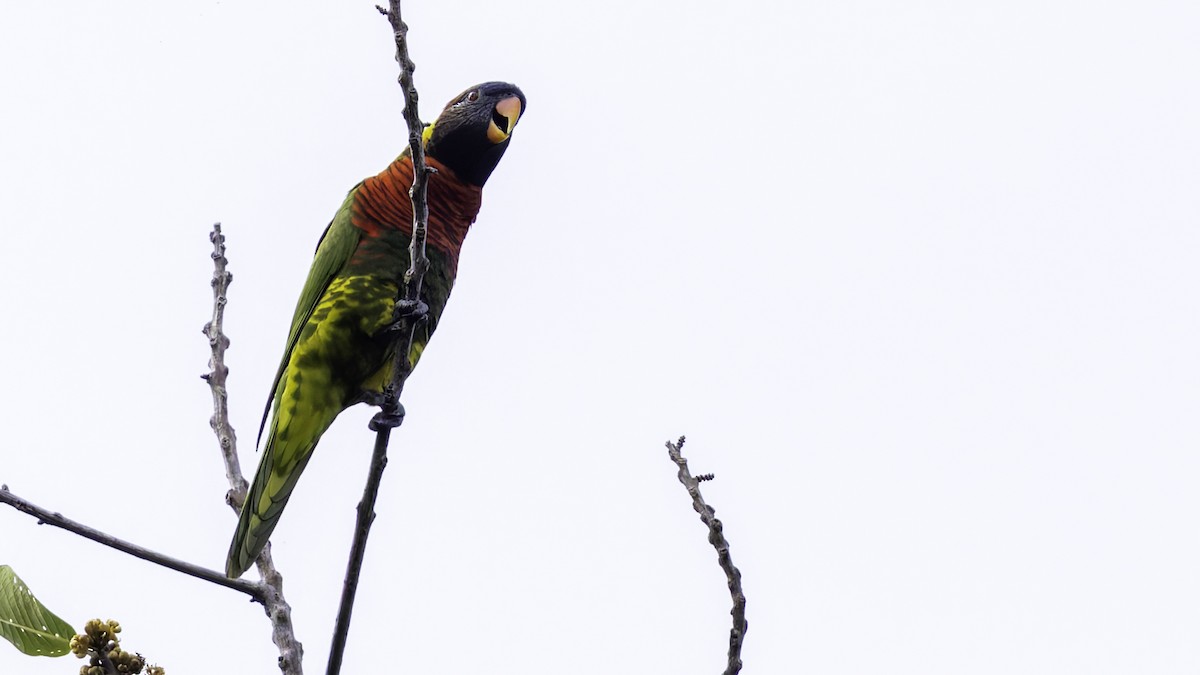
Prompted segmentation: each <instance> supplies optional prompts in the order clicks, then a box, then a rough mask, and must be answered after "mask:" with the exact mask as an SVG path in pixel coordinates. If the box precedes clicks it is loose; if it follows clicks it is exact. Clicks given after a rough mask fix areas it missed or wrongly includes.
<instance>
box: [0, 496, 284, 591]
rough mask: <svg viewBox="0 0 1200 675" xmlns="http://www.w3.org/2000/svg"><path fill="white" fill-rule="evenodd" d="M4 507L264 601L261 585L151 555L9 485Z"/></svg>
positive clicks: (151, 553)
mask: <svg viewBox="0 0 1200 675" xmlns="http://www.w3.org/2000/svg"><path fill="white" fill-rule="evenodd" d="M0 503H4V504H8V505H9V506H11V507H13V508H15V509H16V510H18V511H20V512H22V513H27V514H29V515H31V516H33V517H34V518H37V519H38V525H53V526H54V527H59V528H62V529H64V530H66V531H68V532H74V533H75V534H77V535H79V536H81V537H83V538H85V539H91V540H92V541H94V542H96V543H98V544H104V545H105V546H107V547H109V548H115V549H116V550H118V551H121V552H123V553H128V554H129V555H131V556H133V557H135V558H141V559H142V560H146V561H148V562H152V563H154V564H156V565H162V566H163V567H167V568H170V569H173V570H175V571H176V572H183V573H184V574H186V575H188V576H191V577H196V578H197V579H203V580H205V581H209V582H212V583H214V584H217V585H218V586H224V587H225V588H232V589H233V590H235V591H240V592H242V593H245V594H246V595H249V596H250V597H251V598H254V599H255V600H258V599H260V596H261V591H260V589H259V587H258V584H255V583H253V582H249V581H242V580H241V579H230V578H229V577H226V576H225V575H224V574H222V573H221V572H217V571H215V570H210V569H208V568H205V567H201V566H199V565H193V564H192V563H190V562H187V561H186V560H180V559H178V558H172V557H171V556H169V555H163V554H162V553H159V552H158V551H151V550H150V549H148V548H145V547H143V546H138V545H137V544H133V543H130V542H128V541H125V540H124V539H118V538H116V537H114V536H112V535H111V534H107V533H105V532H101V531H100V530H97V529H94V528H91V527H88V526H87V525H84V524H82V523H78V522H76V521H74V520H71V519H70V518H66V517H64V516H63V515H62V514H61V513H54V512H51V511H47V510H46V509H43V508H42V507H40V506H38V505H36V504H34V503H32V502H29V501H27V500H25V499H22V498H21V497H18V496H17V495H15V494H13V493H12V492H9V490H8V486H6V485H5V486H0Z"/></svg>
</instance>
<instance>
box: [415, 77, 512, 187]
mask: <svg viewBox="0 0 1200 675" xmlns="http://www.w3.org/2000/svg"><path fill="white" fill-rule="evenodd" d="M524 112H525V94H523V93H521V90H520V89H518V88H517V86H516V85H514V84H508V83H507V82H484V83H483V84H477V85H475V86H474V87H471V88H470V89H467V90H466V91H464V92H463V93H461V94H459V95H458V96H455V97H454V98H453V99H452V100H451V101H450V102H449V103H447V104H446V107H445V108H443V109H442V114H440V115H438V118H437V120H436V121H435V122H434V123H433V124H432V125H431V126H429V127H428V128H426V129H425V153H426V154H427V155H429V156H430V157H433V158H434V159H436V160H437V161H439V162H441V163H442V164H444V165H446V167H448V168H449V169H451V170H452V171H454V174H455V175H456V176H458V178H459V180H462V181H463V182H465V183H470V184H471V185H476V186H479V187H483V184H484V183H486V182H487V179H488V177H489V176H491V175H492V171H494V170H495V169H496V165H497V164H499V163H500V158H501V157H503V156H504V151H505V150H507V149H508V142H509V140H510V139H511V138H512V132H513V129H514V128H516V126H517V121H518V120H519V119H521V115H522V114H523V113H524Z"/></svg>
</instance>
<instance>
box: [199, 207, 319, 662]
mask: <svg viewBox="0 0 1200 675" xmlns="http://www.w3.org/2000/svg"><path fill="white" fill-rule="evenodd" d="M209 240H211V241H212V244H213V252H212V259H213V278H212V289H213V316H212V321H209V322H208V323H207V324H205V325H204V334H205V335H206V336H208V344H209V346H210V347H211V348H212V358H211V359H210V360H209V362H208V365H209V367H210V368H212V371H211V372H209V373H206V374H204V375H201V377H202V378H203V379H204V381H206V382H208V386H209V388H210V389H212V396H213V416H212V420H210V424H211V425H212V428H213V433H215V434H216V436H217V443H218V444H219V445H220V446H221V457H222V459H223V460H224V461H225V477H226V478H228V479H229V487H230V489H229V492H227V493H226V494H225V503H227V504H229V506H230V507H231V508H232V509H233V513H234V515H235V516H236V515H237V514H238V513H239V512H240V511H241V508H242V502H244V501H246V491H247V489H249V483H247V482H246V478H245V477H244V476H243V475H242V466H241V464H240V463H239V462H238V455H237V434H235V433H234V431H233V427H232V426H231V425H230V423H229V395H228V391H227V390H226V388H225V378H226V377H227V376H228V375H229V368H228V367H227V366H226V365H225V350H226V349H227V348H228V347H229V338H228V337H226V336H225V332H224V322H225V304H226V303H227V302H228V300H227V298H228V293H229V284H230V283H232V282H233V275H232V274H231V273H230V272H229V270H228V269H226V266H227V264H228V262H229V261H228V260H226V258H225V235H223V234H221V224H220V223H214V224H213V231H212V234H210V235H209ZM254 562H255V564H256V565H257V567H258V575H259V577H261V579H262V581H260V582H259V583H257V584H253V585H254V588H255V591H256V592H255V595H254V599H255V600H258V601H259V602H261V603H262V605H263V610H264V611H265V612H266V614H267V617H269V618H270V620H271V641H272V642H274V643H275V646H276V647H278V648H279V670H281V671H282V672H283V674H284V675H303V672H304V670H303V667H302V663H301V662H302V660H303V658H304V646H303V645H301V644H300V641H299V640H297V639H296V632H295V629H294V628H293V627H292V608H291V606H290V605H288V603H287V600H285V599H284V597H283V576H282V575H281V574H279V571H278V570H277V569H275V562H274V560H272V558H271V545H270V543H268V544H267V546H266V547H265V548H264V549H263V551H262V553H260V554H259V556H258V559H257V560H255V561H254ZM221 576H224V575H221ZM242 583H247V582H242Z"/></svg>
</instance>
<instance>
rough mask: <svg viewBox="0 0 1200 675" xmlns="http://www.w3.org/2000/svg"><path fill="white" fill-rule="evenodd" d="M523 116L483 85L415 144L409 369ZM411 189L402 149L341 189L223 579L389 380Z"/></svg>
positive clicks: (508, 95)
mask: <svg viewBox="0 0 1200 675" xmlns="http://www.w3.org/2000/svg"><path fill="white" fill-rule="evenodd" d="M525 106H526V102H525V94H524V93H522V91H521V90H520V89H519V88H517V87H516V86H515V85H512V84H508V83H506V82H485V83H483V84H479V85H476V86H474V87H471V88H469V89H467V90H466V91H464V92H462V93H461V94H459V95H458V96H456V97H454V98H453V99H452V100H451V101H450V102H449V103H447V104H446V106H445V108H443V109H442V112H441V113H440V114H439V115H438V117H437V119H436V120H435V121H434V122H433V123H432V124H431V125H428V126H426V127H425V129H424V131H423V133H422V136H421V140H422V143H423V147H424V149H425V158H426V163H427V164H428V166H429V167H431V168H432V169H434V170H435V172H433V173H430V174H429V181H428V191H427V194H428V204H429V229H428V235H427V239H426V256H427V258H428V259H429V268H428V270H427V271H426V273H425V276H424V281H423V284H422V287H421V294H420V300H421V302H422V303H424V305H425V306H427V309H426V310H425V320H424V321H421V322H420V323H418V324H417V326H416V329H415V331H414V336H413V341H412V349H411V351H410V352H409V353H408V360H409V364H410V365H411V366H416V364H417V361H418V360H419V359H420V358H421V354H422V352H423V351H424V349H425V346H426V344H427V343H428V342H429V338H430V336H431V335H432V334H433V331H434V329H435V328H436V327H437V324H438V319H439V318H440V317H441V315H442V310H443V309H445V307H446V301H447V300H448V299H449V297H450V290H451V288H452V287H453V286H454V277H455V273H456V272H457V269H458V257H459V252H460V251H461V249H462V244H463V239H464V238H465V237H466V235H467V230H468V229H470V226H471V224H472V223H474V222H475V217H476V215H477V214H478V213H479V207H480V203H481V196H482V192H483V185H484V183H486V182H487V180H488V177H489V176H491V174H492V171H493V170H495V168H496V166H497V165H498V164H499V162H500V159H501V157H502V156H503V155H504V152H505V150H507V149H508V144H509V140H510V139H511V137H512V133H513V128H514V127H515V126H516V125H517V121H518V120H519V119H520V118H521V115H522V114H523V113H524V112H525ZM412 180H413V165H412V157H411V155H410V150H409V148H405V149H404V151H403V152H402V153H401V154H400V156H399V157H398V158H396V160H395V161H393V162H392V163H391V164H390V165H388V167H387V168H386V169H384V170H383V171H382V172H380V173H379V174H378V175H376V176H373V177H371V178H367V179H365V180H363V181H362V182H360V183H359V184H358V185H356V186H354V187H353V188H352V189H351V190H350V192H349V193H348V194H347V196H346V199H345V201H343V202H342V205H341V207H340V208H339V209H338V211H337V213H336V214H335V215H334V217H333V220H332V221H331V222H330V223H329V226H328V227H327V228H326V229H325V233H324V234H323V235H322V237H321V240H320V242H319V243H318V245H317V250H316V255H315V257H314V258H313V263H312V267H311V268H310V270H309V272H308V278H307V280H306V281H305V282H304V287H303V289H302V290H301V291H300V299H299V301H298V302H297V303H296V311H295V313H294V315H293V316H292V324H291V328H290V329H289V331H288V338H287V346H286V348H285V350H284V353H283V359H282V361H281V362H280V364H279V369H278V371H277V372H276V374H275V381H274V383H273V384H272V387H271V395H270V396H269V397H268V400H267V406H266V410H265V411H264V412H263V420H262V424H261V425H260V426H259V442H260V444H261V443H262V439H263V432H264V430H265V431H266V436H265V438H266V443H265V445H263V446H262V447H263V452H262V458H261V460H260V462H259V465H258V471H257V472H256V473H255V476H254V482H253V483H252V484H251V486H250V491H249V494H248V495H247V496H246V501H245V503H244V504H243V505H242V510H241V515H240V517H239V519H238V525H237V530H236V531H235V532H234V535H233V541H232V543H231V544H230V546H229V556H228V558H227V560H226V564H225V573H226V575H227V576H229V577H230V578H234V579H236V578H238V577H240V576H241V575H242V574H244V573H245V572H246V570H248V569H249V568H250V566H251V565H252V564H253V563H254V560H255V559H256V558H257V557H258V555H259V553H261V552H262V550H263V548H264V547H265V546H266V544H267V540H268V539H269V538H270V536H271V532H272V531H274V529H275V526H276V525H277V524H278V523H279V517H280V515H281V514H282V512H283V508H284V506H286V505H287V501H288V498H289V497H290V496H291V494H292V490H293V489H295V487H296V481H297V480H298V479H299V478H300V474H301V472H302V471H304V467H305V465H306V464H307V463H308V460H309V458H310V457H311V456H312V452H313V449H314V448H316V446H317V442H318V441H319V440H320V439H321V435H322V434H324V433H325V431H326V430H327V429H328V428H329V426H330V425H331V424H332V423H333V420H334V418H336V417H337V416H338V414H339V413H341V412H342V411H343V410H345V409H346V408H349V407H350V406H352V405H355V404H356V403H360V402H370V401H373V400H377V398H378V395H379V393H380V392H381V391H382V389H383V387H384V385H385V384H387V382H388V381H389V379H390V377H391V372H392V361H393V358H394V357H395V351H396V349H397V347H396V344H395V340H394V337H395V335H394V332H392V331H390V330H389V329H390V328H392V327H393V326H394V325H395V322H396V320H397V319H396V316H397V311H398V303H397V298H398V296H399V294H400V291H401V289H402V287H403V277H404V273H405V272H406V271H407V270H408V267H409V242H410V240H411V237H412V217H413V214H412V202H411V200H410V198H409V194H408V191H409V188H410V187H411V186H412ZM372 394H374V397H373V396H372ZM268 416H269V417H270V424H267V418H268Z"/></svg>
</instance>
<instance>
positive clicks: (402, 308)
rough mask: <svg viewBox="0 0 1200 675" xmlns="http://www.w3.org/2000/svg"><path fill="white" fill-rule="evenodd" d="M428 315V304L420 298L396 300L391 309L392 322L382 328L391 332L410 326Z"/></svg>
mask: <svg viewBox="0 0 1200 675" xmlns="http://www.w3.org/2000/svg"><path fill="white" fill-rule="evenodd" d="M426 316H429V305H427V304H425V303H423V302H421V301H420V300H397V301H396V308H395V309H394V310H392V323H391V325H389V326H388V327H387V328H385V329H384V331H385V332H388V333H392V332H395V331H398V330H402V329H404V328H405V327H407V326H411V325H413V324H415V323H416V322H418V321H420V320H422V319H424V318H425V317H426Z"/></svg>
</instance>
